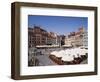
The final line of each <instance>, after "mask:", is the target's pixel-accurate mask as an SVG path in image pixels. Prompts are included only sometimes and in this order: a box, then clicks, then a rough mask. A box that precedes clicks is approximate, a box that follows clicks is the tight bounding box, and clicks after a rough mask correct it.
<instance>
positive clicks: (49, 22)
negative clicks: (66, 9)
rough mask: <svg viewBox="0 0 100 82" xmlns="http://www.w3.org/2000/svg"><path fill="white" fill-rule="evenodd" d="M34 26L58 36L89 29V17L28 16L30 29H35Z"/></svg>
mask: <svg viewBox="0 0 100 82" xmlns="http://www.w3.org/2000/svg"><path fill="white" fill-rule="evenodd" d="M34 25H38V26H41V27H42V28H43V29H45V30H47V31H48V32H55V33H57V34H60V35H62V34H64V35H66V34H68V33H69V32H73V31H77V30H78V28H79V27H82V26H83V27H84V28H85V29H86V30H87V28H88V18H87V17H69V16H68V17H64V16H39V15H29V16H28V27H31V28H33V26H34Z"/></svg>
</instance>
